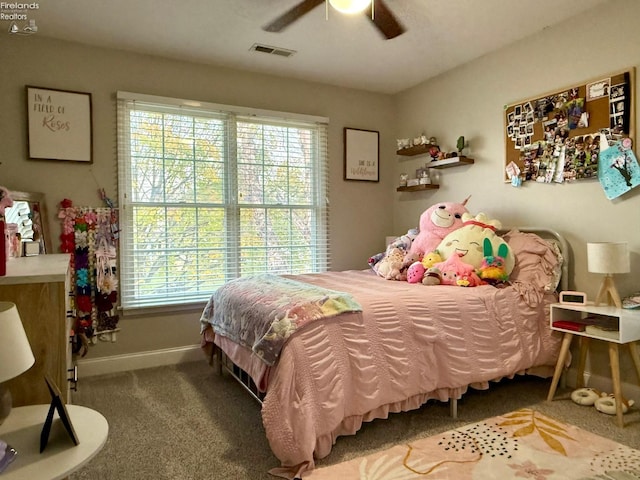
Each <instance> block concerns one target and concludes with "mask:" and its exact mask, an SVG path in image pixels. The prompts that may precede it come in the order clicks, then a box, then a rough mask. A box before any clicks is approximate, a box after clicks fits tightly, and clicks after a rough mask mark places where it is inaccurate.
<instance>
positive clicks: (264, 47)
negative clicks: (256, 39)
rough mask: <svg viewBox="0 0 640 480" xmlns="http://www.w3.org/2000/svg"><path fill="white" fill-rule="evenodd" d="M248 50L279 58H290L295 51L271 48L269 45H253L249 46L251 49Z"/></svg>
mask: <svg viewBox="0 0 640 480" xmlns="http://www.w3.org/2000/svg"><path fill="white" fill-rule="evenodd" d="M249 50H253V51H256V52H261V53H269V54H271V55H278V56H280V57H290V56H291V55H293V54H294V53H296V51H295V50H287V49H286V48H278V47H271V46H269V45H261V44H259V43H254V44H253V45H251V48H250V49H249Z"/></svg>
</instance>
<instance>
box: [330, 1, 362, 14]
mask: <svg viewBox="0 0 640 480" xmlns="http://www.w3.org/2000/svg"><path fill="white" fill-rule="evenodd" d="M329 4H330V5H331V6H332V7H333V8H335V9H336V10H338V11H339V12H342V13H349V14H352V13H360V12H362V11H363V10H364V9H365V8H367V7H368V6H369V5H371V0H329Z"/></svg>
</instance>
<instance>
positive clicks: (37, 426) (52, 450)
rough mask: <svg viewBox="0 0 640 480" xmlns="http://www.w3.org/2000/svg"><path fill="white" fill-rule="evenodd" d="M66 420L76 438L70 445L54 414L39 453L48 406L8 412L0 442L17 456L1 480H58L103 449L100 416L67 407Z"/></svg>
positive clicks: (104, 431)
mask: <svg viewBox="0 0 640 480" xmlns="http://www.w3.org/2000/svg"><path fill="white" fill-rule="evenodd" d="M66 407H67V412H68V413H69V418H70V419H71V423H72V425H73V428H74V430H75V432H76V435H77V437H78V441H79V443H78V445H77V446H76V445H74V444H73V441H72V440H71V437H70V436H69V435H68V433H67V431H66V430H65V428H64V426H63V425H62V421H61V420H60V418H59V417H58V413H57V412H56V413H54V415H53V419H54V420H53V425H52V426H51V432H50V434H49V442H48V444H47V448H45V450H44V452H42V453H40V433H41V432H42V427H43V425H44V422H45V420H46V418H47V413H48V411H49V405H29V406H25V407H17V408H14V409H12V410H11V413H10V414H9V417H8V418H7V419H6V420H5V422H4V423H3V424H2V425H0V439H2V440H4V441H5V442H7V443H8V444H9V445H11V446H12V447H13V448H15V449H16V450H17V452H18V455H17V456H16V458H15V459H14V460H13V462H12V463H11V464H10V465H9V466H8V467H7V468H6V470H5V471H4V472H2V473H0V479H1V480H24V479H29V480H39V479H42V480H59V479H61V478H65V477H67V476H68V475H69V474H70V473H72V472H74V471H76V470H78V469H79V468H80V467H82V466H83V465H85V464H86V463H87V462H88V461H89V460H91V459H92V458H93V457H94V456H95V455H96V454H97V453H98V452H99V451H100V449H101V448H102V447H103V446H104V444H105V442H106V441H107V435H108V433H109V424H108V423H107V420H106V419H105V418H104V417H103V416H102V414H100V413H98V412H96V411H95V410H91V409H90V408H87V407H82V406H79V405H67V406H66Z"/></svg>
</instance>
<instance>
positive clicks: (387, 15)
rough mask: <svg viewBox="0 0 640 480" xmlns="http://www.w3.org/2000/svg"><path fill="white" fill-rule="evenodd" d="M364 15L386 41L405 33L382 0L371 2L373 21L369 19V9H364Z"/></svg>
mask: <svg viewBox="0 0 640 480" xmlns="http://www.w3.org/2000/svg"><path fill="white" fill-rule="evenodd" d="M364 13H365V15H367V16H368V17H369V20H371V21H372V22H373V23H374V25H375V26H376V27H377V28H378V30H380V33H382V35H384V36H385V37H386V38H387V40H391V39H392V38H395V37H397V36H398V35H402V34H403V33H404V32H405V28H404V27H403V26H402V25H401V24H400V22H399V21H398V20H397V19H396V17H395V16H394V15H393V13H391V10H389V7H387V6H386V5H385V3H384V2H383V1H382V0H374V2H373V13H374V15H373V19H372V18H371V11H370V10H369V9H366V10H365V11H364Z"/></svg>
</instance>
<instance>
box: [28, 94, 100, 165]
mask: <svg viewBox="0 0 640 480" xmlns="http://www.w3.org/2000/svg"><path fill="white" fill-rule="evenodd" d="M26 88H27V123H28V125H27V126H28V129H27V132H28V134H27V136H28V148H29V158H30V159H32V160H67V161H72V162H88V163H91V162H92V161H93V142H92V132H91V130H92V119H91V94H90V93H83V92H73V91H69V90H55V89H50V88H40V87H32V86H27V87H26Z"/></svg>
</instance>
